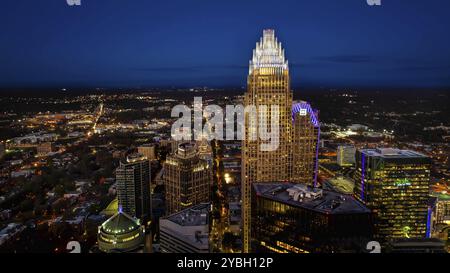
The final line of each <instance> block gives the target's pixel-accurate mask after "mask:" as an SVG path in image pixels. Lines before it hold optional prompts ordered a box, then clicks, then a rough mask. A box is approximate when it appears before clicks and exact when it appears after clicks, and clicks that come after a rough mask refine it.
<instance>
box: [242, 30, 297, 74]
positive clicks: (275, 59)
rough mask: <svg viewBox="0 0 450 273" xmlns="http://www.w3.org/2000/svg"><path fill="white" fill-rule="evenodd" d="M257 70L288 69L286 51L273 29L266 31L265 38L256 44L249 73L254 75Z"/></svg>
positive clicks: (264, 32)
mask: <svg viewBox="0 0 450 273" xmlns="http://www.w3.org/2000/svg"><path fill="white" fill-rule="evenodd" d="M257 68H282V69H288V61H287V60H286V58H285V56H284V49H283V48H282V47H281V43H279V42H278V40H277V38H276V37H275V31H274V30H273V29H265V30H264V31H263V37H262V38H261V39H260V41H259V42H258V43H256V48H255V49H254V50H253V58H252V59H251V60H250V70H249V73H252V72H253V70H255V69H257Z"/></svg>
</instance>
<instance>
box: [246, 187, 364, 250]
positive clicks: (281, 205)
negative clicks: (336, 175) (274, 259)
mask: <svg viewBox="0 0 450 273" xmlns="http://www.w3.org/2000/svg"><path fill="white" fill-rule="evenodd" d="M252 188H253V192H252V233H251V234H252V240H251V242H252V250H254V251H257V252H276V253H331V252H363V251H364V250H365V247H366V245H367V242H369V241H371V238H372V220H371V219H372V218H371V212H370V210H369V209H368V208H367V207H366V206H364V205H363V204H362V203H360V202H359V201H357V200H355V198H353V197H352V196H348V195H342V194H339V193H336V192H332V191H326V190H322V189H319V188H315V187H311V186H308V185H305V184H298V183H297V184H294V183H267V182H266V183H253V185H252Z"/></svg>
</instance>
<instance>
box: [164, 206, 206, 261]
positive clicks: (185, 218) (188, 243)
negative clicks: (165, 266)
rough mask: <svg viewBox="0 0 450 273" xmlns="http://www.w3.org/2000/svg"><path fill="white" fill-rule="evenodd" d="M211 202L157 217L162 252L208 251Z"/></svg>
mask: <svg viewBox="0 0 450 273" xmlns="http://www.w3.org/2000/svg"><path fill="white" fill-rule="evenodd" d="M210 212H211V204H210V203H203V204H198V205H195V206H192V207H190V208H188V209H185V210H182V211H180V212H177V213H174V214H172V215H170V216H168V217H164V218H160V219H159V230H160V249H161V252H163V253H209V252H210V245H209V232H210Z"/></svg>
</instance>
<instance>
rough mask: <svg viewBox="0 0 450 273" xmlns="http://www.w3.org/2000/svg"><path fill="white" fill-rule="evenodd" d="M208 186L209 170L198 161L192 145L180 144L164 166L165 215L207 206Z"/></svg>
mask: <svg viewBox="0 0 450 273" xmlns="http://www.w3.org/2000/svg"><path fill="white" fill-rule="evenodd" d="M211 184H212V173H211V168H210V167H209V165H208V162H207V161H206V160H203V159H200V157H199V154H198V151H197V147H196V145H195V144H194V143H189V142H185V143H181V144H180V145H179V146H178V150H177V151H176V153H174V154H172V155H170V156H168V157H167V159H166V161H165V163H164V186H165V192H166V215H170V214H173V213H176V212H179V211H181V210H183V209H186V208H189V207H191V206H193V205H197V204H200V203H205V202H209V200H210V192H211Z"/></svg>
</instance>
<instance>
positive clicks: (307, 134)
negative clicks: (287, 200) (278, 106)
mask: <svg viewBox="0 0 450 273" xmlns="http://www.w3.org/2000/svg"><path fill="white" fill-rule="evenodd" d="M292 118H293V124H294V126H293V138H292V139H293V143H292V162H293V164H292V176H291V178H290V180H291V181H295V182H296V183H304V184H307V185H311V186H313V185H315V184H316V181H317V174H318V166H319V165H318V163H319V162H318V153H319V139H320V127H319V119H318V112H317V111H314V110H313V109H312V108H311V105H309V104H308V103H306V102H298V103H294V105H293V106H292Z"/></svg>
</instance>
